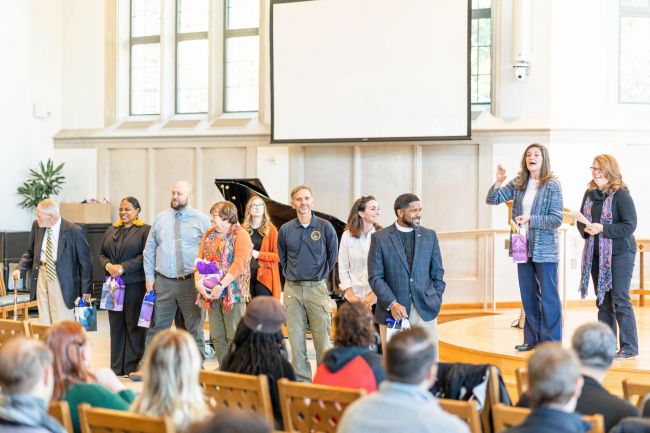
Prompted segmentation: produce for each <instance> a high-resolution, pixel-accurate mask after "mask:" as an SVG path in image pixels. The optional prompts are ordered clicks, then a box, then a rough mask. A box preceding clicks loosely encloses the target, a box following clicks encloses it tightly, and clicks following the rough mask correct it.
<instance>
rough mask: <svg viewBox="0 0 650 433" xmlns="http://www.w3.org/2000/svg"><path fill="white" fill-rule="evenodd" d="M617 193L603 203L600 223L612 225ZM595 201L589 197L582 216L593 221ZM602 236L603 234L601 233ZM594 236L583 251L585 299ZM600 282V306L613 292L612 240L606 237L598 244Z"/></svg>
mask: <svg viewBox="0 0 650 433" xmlns="http://www.w3.org/2000/svg"><path fill="white" fill-rule="evenodd" d="M615 193H616V192H614V193H612V194H610V195H608V196H607V197H606V198H605V201H604V202H603V211H602V213H601V215H600V223H601V224H603V225H605V224H611V223H612V200H613V198H614V194H615ZM592 205H593V201H592V200H591V194H589V195H588V196H587V199H586V200H585V205H584V207H583V208H582V214H583V215H584V216H586V217H587V219H588V220H589V222H592V221H591V207H592ZM601 235H602V233H601ZM599 236H600V235H599ZM594 239H595V237H594V236H589V237H588V238H587V240H586V241H585V247H584V249H583V250H582V277H581V278H580V296H581V297H582V298H583V299H584V298H585V297H586V296H587V291H588V289H589V275H590V274H591V265H592V262H593V260H594V242H595V241H594ZM598 252H599V256H598V282H597V284H596V286H597V288H596V296H597V298H598V305H601V304H602V303H603V299H604V298H605V293H607V292H609V291H610V290H612V240H611V239H609V238H606V237H604V236H600V239H599V242H598Z"/></svg>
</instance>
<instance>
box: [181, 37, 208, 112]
mask: <svg viewBox="0 0 650 433" xmlns="http://www.w3.org/2000/svg"><path fill="white" fill-rule="evenodd" d="M176 59H177V62H178V63H177V66H176V112H177V113H206V112H207V111H208V40H207V39H199V40H191V41H181V42H179V43H178V45H177V52H176Z"/></svg>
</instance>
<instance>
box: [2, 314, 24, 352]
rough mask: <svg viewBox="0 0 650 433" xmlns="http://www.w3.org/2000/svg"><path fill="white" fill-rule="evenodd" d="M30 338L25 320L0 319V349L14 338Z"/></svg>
mask: <svg viewBox="0 0 650 433" xmlns="http://www.w3.org/2000/svg"><path fill="white" fill-rule="evenodd" d="M20 336H23V337H30V336H31V334H30V332H29V324H28V322H27V320H8V319H0V347H2V346H3V345H4V343H6V342H7V341H9V340H10V339H12V338H14V337H20Z"/></svg>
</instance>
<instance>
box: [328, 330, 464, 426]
mask: <svg viewBox="0 0 650 433" xmlns="http://www.w3.org/2000/svg"><path fill="white" fill-rule="evenodd" d="M384 355H385V357H386V358H385V363H386V364H385V365H386V376H387V379H386V380H385V381H384V382H382V383H381V385H380V386H379V391H378V392H376V393H374V394H371V395H369V396H366V397H363V398H361V399H359V400H357V401H355V402H354V403H352V404H351V405H350V406H349V407H348V408H347V409H346V410H345V412H343V417H342V418H341V422H340V423H339V428H338V430H337V432H338V433H359V432H372V433H395V432H401V431H409V432H418V433H468V432H469V429H468V427H467V424H465V423H464V422H463V421H461V420H460V419H459V418H457V417H455V416H453V415H451V414H449V413H447V412H445V411H444V410H442V409H441V408H440V404H439V403H438V401H437V400H436V398H435V397H434V396H433V395H432V394H431V393H430V392H429V391H428V390H429V388H430V387H431V385H432V384H433V382H434V381H435V380H436V370H437V365H436V363H435V359H436V349H435V345H434V341H433V340H432V339H431V338H430V337H429V334H428V333H427V332H426V331H425V330H424V329H422V328H419V327H415V328H413V329H409V330H405V331H402V332H400V333H399V334H397V335H395V336H394V337H393V338H391V340H390V341H389V343H388V346H387V347H386V350H385V351H384Z"/></svg>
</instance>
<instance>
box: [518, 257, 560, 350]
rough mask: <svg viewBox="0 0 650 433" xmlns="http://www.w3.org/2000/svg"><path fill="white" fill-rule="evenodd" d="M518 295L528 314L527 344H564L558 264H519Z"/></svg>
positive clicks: (530, 260)
mask: <svg viewBox="0 0 650 433" xmlns="http://www.w3.org/2000/svg"><path fill="white" fill-rule="evenodd" d="M517 273H518V274H519V292H520V293H521V303H522V304H523V306H524V311H525V313H526V323H525V324H524V343H526V344H529V345H531V346H536V345H538V344H540V343H543V342H545V341H562V304H561V303H560V295H559V293H558V291H557V263H535V262H533V260H532V259H531V258H528V262H526V263H519V264H518V265H517Z"/></svg>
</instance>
